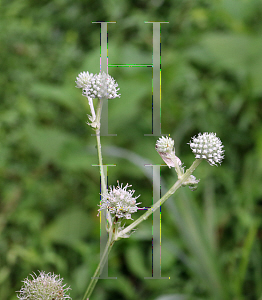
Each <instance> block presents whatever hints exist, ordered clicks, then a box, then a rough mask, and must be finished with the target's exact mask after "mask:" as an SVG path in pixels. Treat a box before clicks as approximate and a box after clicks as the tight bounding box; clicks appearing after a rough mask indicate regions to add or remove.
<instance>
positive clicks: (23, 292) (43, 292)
mask: <svg viewBox="0 0 262 300" xmlns="http://www.w3.org/2000/svg"><path fill="white" fill-rule="evenodd" d="M30 276H31V277H32V279H28V278H26V279H25V280H24V281H23V282H24V285H23V286H22V288H21V289H20V291H18V292H17V293H19V294H18V295H17V298H18V299H20V300H63V299H71V297H70V296H69V295H66V293H67V291H68V290H70V287H67V288H66V287H65V286H66V285H63V284H62V282H63V278H60V276H59V275H55V274H53V275H52V274H51V273H48V274H45V272H43V271H41V272H40V271H39V275H38V276H37V275H36V274H35V273H34V275H32V274H31V275H30Z"/></svg>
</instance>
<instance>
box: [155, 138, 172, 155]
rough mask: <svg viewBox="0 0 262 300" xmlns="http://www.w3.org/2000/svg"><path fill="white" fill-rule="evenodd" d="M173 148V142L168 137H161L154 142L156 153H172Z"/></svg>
mask: <svg viewBox="0 0 262 300" xmlns="http://www.w3.org/2000/svg"><path fill="white" fill-rule="evenodd" d="M173 147H174V141H173V140H172V139H171V138H170V137H167V136H166V137H164V136H162V137H161V138H159V139H158V140H157V142H156V150H157V152H172V151H173Z"/></svg>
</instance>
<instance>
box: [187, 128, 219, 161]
mask: <svg viewBox="0 0 262 300" xmlns="http://www.w3.org/2000/svg"><path fill="white" fill-rule="evenodd" d="M188 144H189V145H190V148H191V149H192V151H193V153H194V154H195V157H196V158H199V159H205V160H207V162H208V163H209V164H210V165H211V166H214V165H217V163H219V164H221V162H222V160H223V158H224V155H223V154H224V150H222V148H223V147H224V146H223V145H222V142H221V140H220V139H219V138H218V137H217V136H216V133H213V132H211V133H208V132H204V133H203V134H201V133H199V134H198V136H197V137H195V136H194V137H193V138H192V140H191V141H190V142H189V143H188Z"/></svg>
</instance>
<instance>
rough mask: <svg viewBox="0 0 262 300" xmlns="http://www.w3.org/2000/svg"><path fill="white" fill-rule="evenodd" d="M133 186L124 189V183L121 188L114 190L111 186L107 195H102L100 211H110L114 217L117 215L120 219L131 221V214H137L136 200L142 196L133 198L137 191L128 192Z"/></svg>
mask: <svg viewBox="0 0 262 300" xmlns="http://www.w3.org/2000/svg"><path fill="white" fill-rule="evenodd" d="M128 187H131V185H128V184H127V185H126V186H125V187H124V188H123V183H121V186H119V182H118V186H117V187H115V186H113V188H112V187H111V186H110V187H109V189H110V190H109V191H108V192H107V193H106V194H102V199H101V205H100V209H99V211H100V210H102V209H108V210H109V212H110V213H111V214H112V215H115V216H116V217H118V218H125V219H131V214H132V213H134V212H137V209H138V207H137V205H138V204H140V203H141V202H139V203H136V199H137V198H138V197H139V196H140V195H139V196H137V197H133V194H134V192H135V190H127V188H128Z"/></svg>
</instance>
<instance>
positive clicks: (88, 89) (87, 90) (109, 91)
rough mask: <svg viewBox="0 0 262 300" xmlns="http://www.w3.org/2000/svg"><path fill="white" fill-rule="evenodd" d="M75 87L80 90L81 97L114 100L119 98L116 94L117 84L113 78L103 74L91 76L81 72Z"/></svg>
mask: <svg viewBox="0 0 262 300" xmlns="http://www.w3.org/2000/svg"><path fill="white" fill-rule="evenodd" d="M76 87H77V88H82V91H83V96H85V97H87V98H107V99H114V98H116V97H120V94H118V93H117V92H118V90H119V88H117V87H118V84H117V83H116V82H115V80H114V78H113V77H111V76H110V75H108V74H106V73H105V72H103V73H102V74H101V73H99V74H95V75H94V74H93V73H90V74H89V72H81V73H80V74H79V75H78V76H77V78H76Z"/></svg>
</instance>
